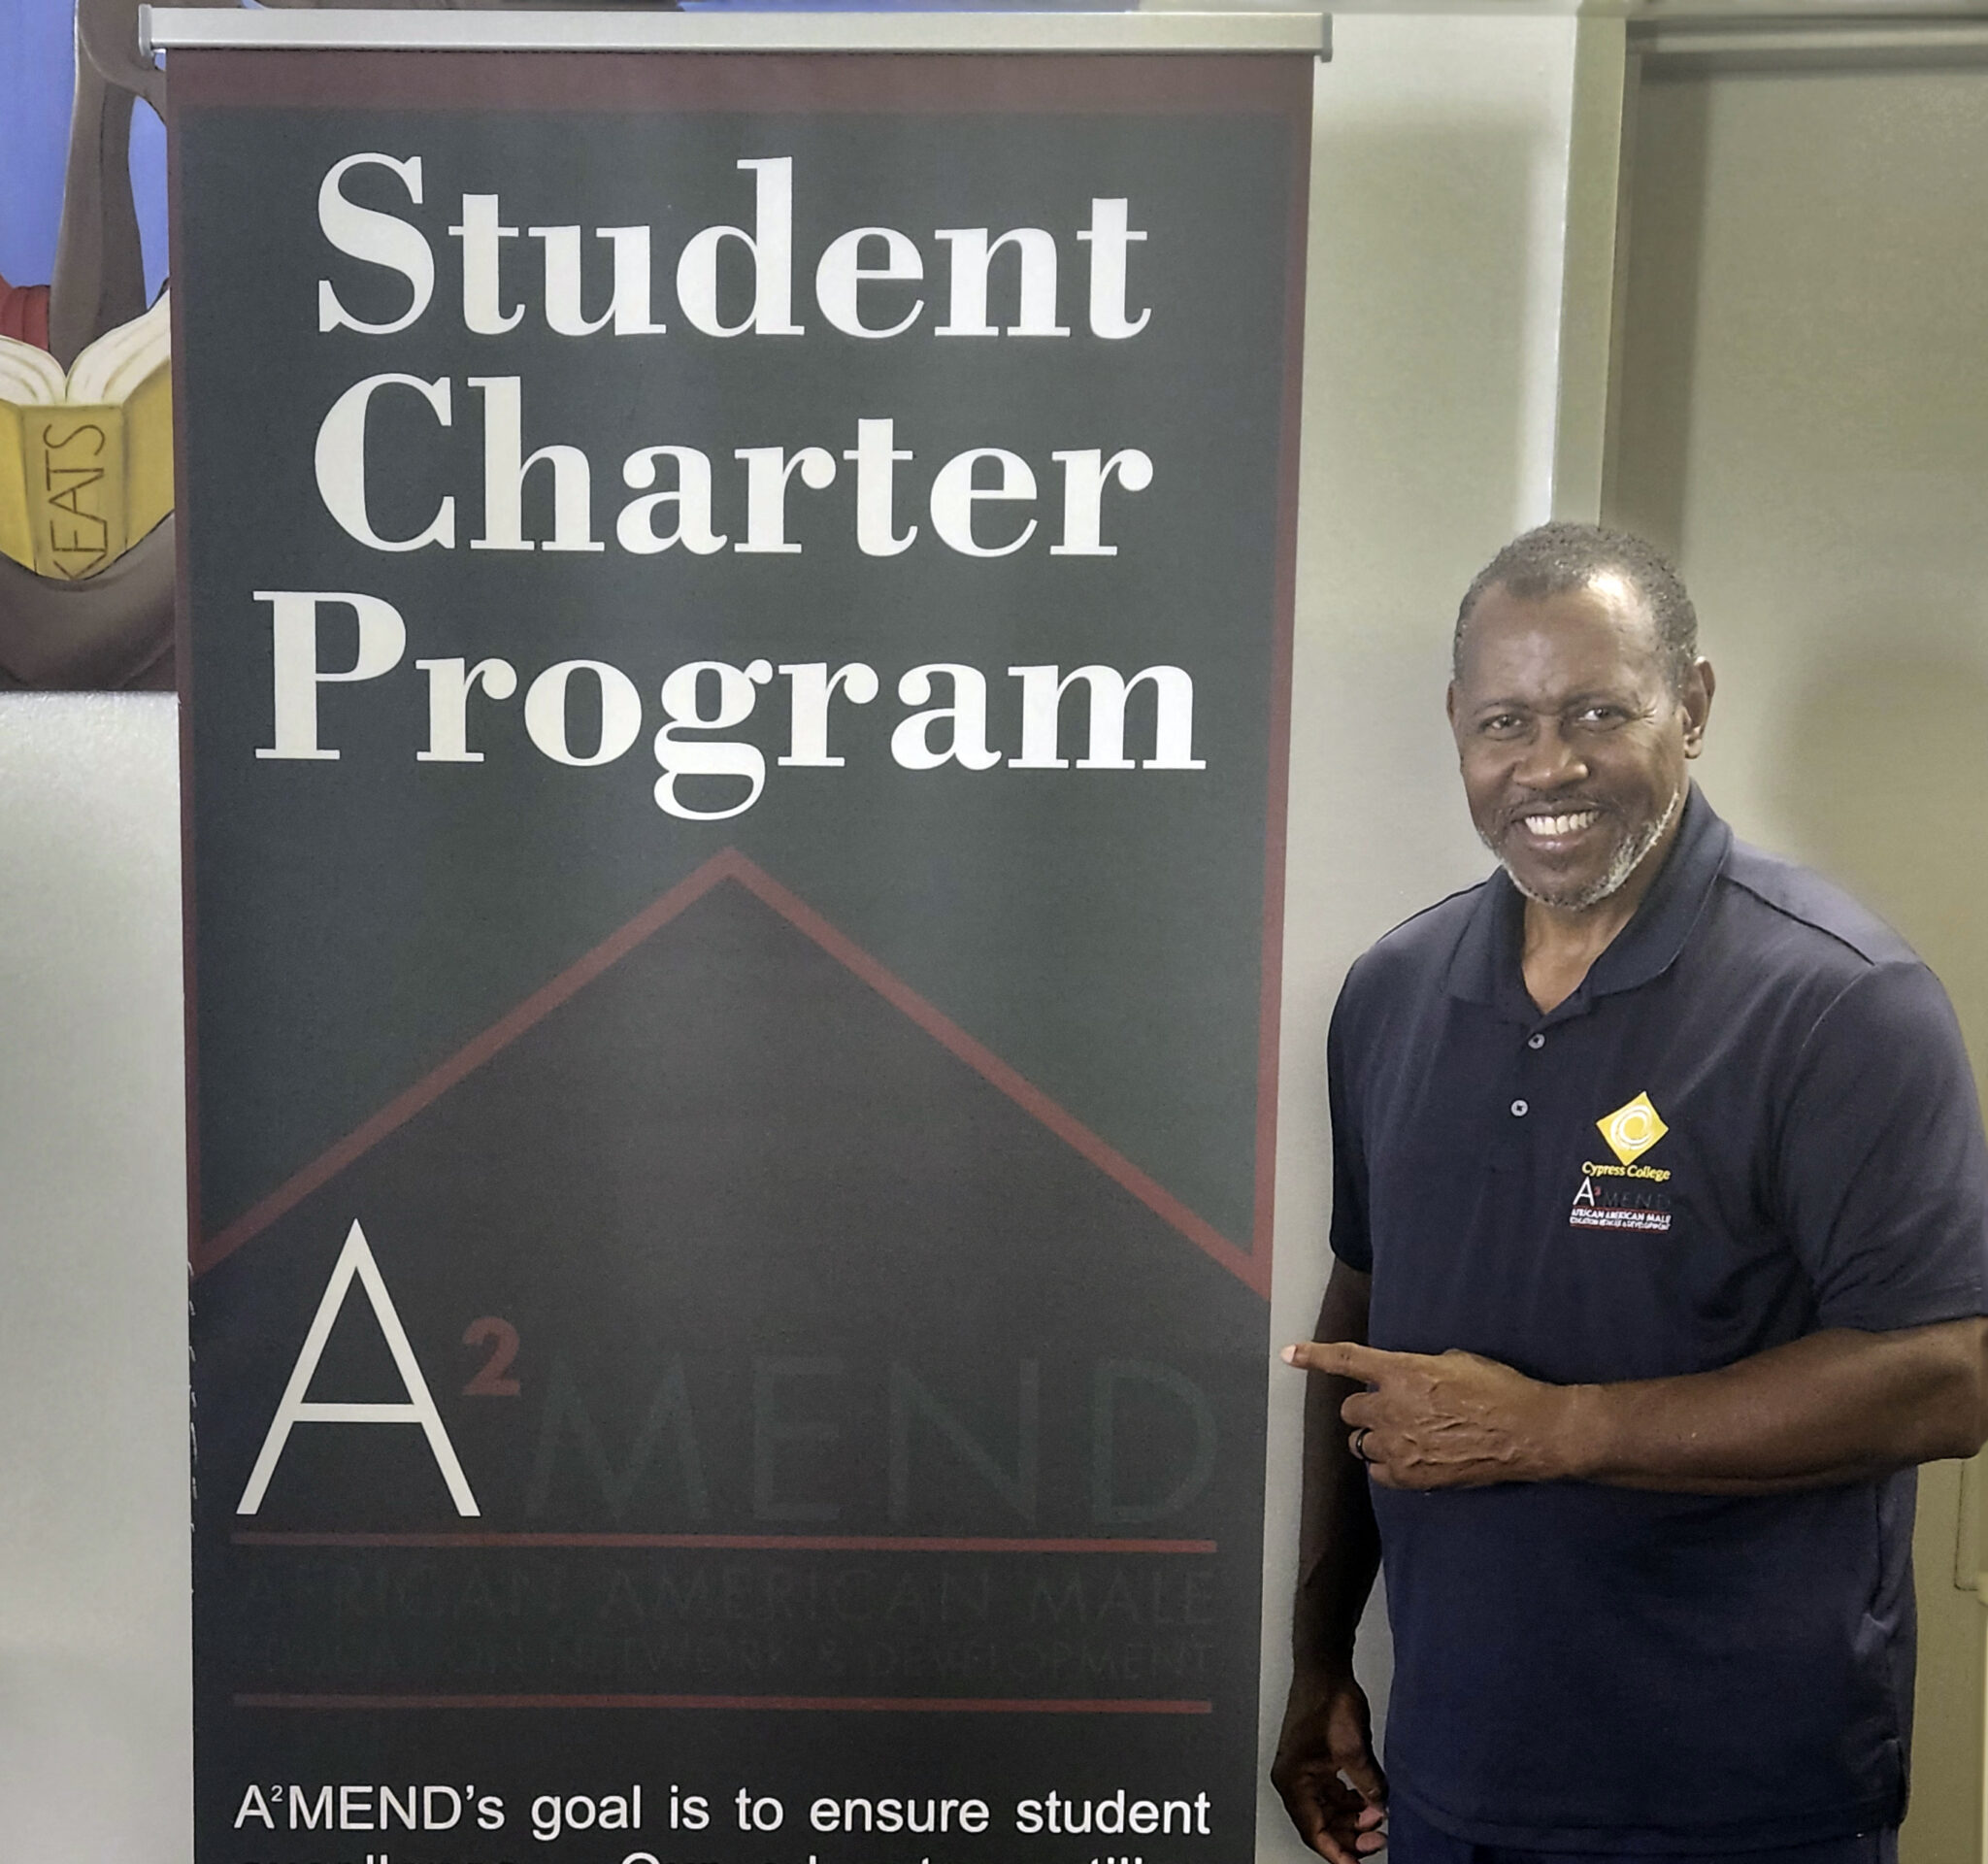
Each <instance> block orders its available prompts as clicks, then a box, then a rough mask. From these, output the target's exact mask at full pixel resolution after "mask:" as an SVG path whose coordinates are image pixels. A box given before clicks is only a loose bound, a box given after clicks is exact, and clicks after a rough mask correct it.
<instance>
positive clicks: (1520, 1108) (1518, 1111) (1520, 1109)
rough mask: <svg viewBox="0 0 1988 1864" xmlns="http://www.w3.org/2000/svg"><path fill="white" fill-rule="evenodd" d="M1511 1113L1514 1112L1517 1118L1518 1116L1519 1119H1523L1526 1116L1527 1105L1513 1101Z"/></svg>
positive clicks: (1520, 1101)
mask: <svg viewBox="0 0 1988 1864" xmlns="http://www.w3.org/2000/svg"><path fill="white" fill-rule="evenodd" d="M1511 1111H1512V1112H1513V1114H1515V1115H1517V1116H1518V1117H1519V1118H1521V1119H1523V1118H1524V1117H1525V1115H1526V1104H1525V1102H1524V1101H1522V1100H1515V1101H1513V1102H1512V1103H1511Z"/></svg>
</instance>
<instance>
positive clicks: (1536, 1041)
mask: <svg viewBox="0 0 1988 1864" xmlns="http://www.w3.org/2000/svg"><path fill="white" fill-rule="evenodd" d="M1545 1046H1546V1038H1545V1037H1544V1036H1528V1037H1527V1038H1526V1047H1527V1048H1528V1049H1543V1048H1545Z"/></svg>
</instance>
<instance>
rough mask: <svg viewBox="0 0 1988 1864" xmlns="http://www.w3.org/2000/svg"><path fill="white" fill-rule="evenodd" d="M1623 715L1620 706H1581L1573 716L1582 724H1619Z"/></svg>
mask: <svg viewBox="0 0 1988 1864" xmlns="http://www.w3.org/2000/svg"><path fill="white" fill-rule="evenodd" d="M1624 716H1625V715H1624V713H1623V711H1622V708H1621V707H1620V706H1583V707H1582V708H1581V709H1580V711H1579V712H1578V713H1577V714H1576V715H1575V717H1576V718H1577V719H1578V721H1579V722H1580V723H1581V724H1583V725H1619V724H1620V723H1621V722H1622V720H1623V717H1624Z"/></svg>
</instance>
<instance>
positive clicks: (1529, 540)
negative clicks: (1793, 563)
mask: <svg viewBox="0 0 1988 1864" xmlns="http://www.w3.org/2000/svg"><path fill="white" fill-rule="evenodd" d="M1609 574H1613V575H1616V576H1619V577H1621V578H1622V579H1623V581H1624V582H1626V583H1628V584H1629V585H1630V587H1631V588H1633V589H1635V591H1636V592H1637V594H1638V595H1640V597H1641V598H1642V603H1643V607H1644V608H1646V609H1647V610H1648V611H1649V616H1650V620H1651V622H1652V623H1653V624H1654V625H1655V628H1656V632H1657V649H1658V651H1659V652H1660V653H1661V654H1662V655H1663V660H1664V674H1665V677H1666V679H1668V680H1669V682H1670V683H1671V690H1672V691H1673V693H1675V692H1682V691H1683V690H1684V681H1685V677H1686V676H1687V675H1688V674H1689V673H1690V671H1691V666H1692V662H1693V661H1695V660H1696V659H1697V658H1698V611H1697V610H1696V609H1694V608H1693V607H1692V606H1691V597H1690V596H1688V595H1687V594H1685V592H1684V584H1683V583H1680V582H1679V581H1678V580H1677V572H1676V571H1675V570H1673V568H1672V567H1671V566H1670V564H1669V563H1667V562H1666V561H1665V560H1664V558H1663V556H1662V554H1661V553H1660V552H1659V551H1658V550H1657V549H1656V547H1655V546H1654V545H1651V544H1646V543H1644V542H1643V540H1642V539H1641V538H1640V537H1633V536H1631V535H1630V533H1629V532H1627V531H1609V530H1604V529H1603V528H1602V526H1601V525H1599V524H1541V525H1540V526H1539V527H1538V528H1537V529H1536V530H1530V531H1527V532H1526V533H1525V534H1524V535H1523V536H1521V537H1515V538H1513V539H1512V540H1511V542H1510V543H1509V544H1508V545H1507V546H1506V547H1505V548H1504V549H1502V550H1500V551H1499V552H1498V554H1497V555H1496V556H1494V557H1493V558H1492V559H1491V560H1490V562H1488V563H1487V564H1485V565H1484V567H1483V568H1482V569H1481V570H1479V571H1478V572H1477V574H1476V576H1475V577H1474V579H1473V581H1472V583H1471V586H1470V587H1469V588H1468V589H1467V590H1466V591H1465V592H1464V599H1463V602H1462V603H1461V605H1460V606H1459V607H1458V609H1457V612H1456V633H1455V635H1454V637H1453V638H1452V641H1451V645H1450V668H1451V671H1452V672H1453V673H1454V674H1455V675H1456V676H1457V677H1458V678H1459V679H1461V678H1462V676H1463V659H1464V629H1465V627H1466V625H1467V624H1468V623H1469V621H1470V618H1471V612H1472V611H1473V610H1474V608H1475V607H1476V606H1477V603H1478V601H1479V599H1480V598H1481V597H1482V596H1483V594H1484V592H1485V591H1486V590H1487V589H1494V588H1502V589H1504V590H1506V591H1507V592H1508V594H1510V595H1513V596H1515V597H1517V599H1518V600H1519V601H1521V602H1542V601H1544V600H1545V599H1546V597H1548V596H1549V595H1564V594H1566V593H1567V591H1568V590H1570V589H1584V588H1586V587H1587V585H1588V584H1589V583H1592V582H1593V581H1594V580H1595V578H1596V577H1598V576H1605V575H1609Z"/></svg>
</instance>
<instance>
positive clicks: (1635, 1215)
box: [1567, 1094, 1671, 1230]
mask: <svg viewBox="0 0 1988 1864" xmlns="http://www.w3.org/2000/svg"><path fill="white" fill-rule="evenodd" d="M1595 1126H1596V1128H1597V1130H1598V1131H1599V1132H1600V1133H1601V1135H1602V1137H1603V1139H1604V1140H1605V1141H1607V1147H1608V1149H1609V1150H1610V1151H1611V1152H1613V1153H1614V1154H1615V1161H1616V1162H1615V1163H1614V1164H1612V1165H1607V1164H1602V1163H1598V1162H1597V1161H1596V1160H1594V1159H1588V1160H1587V1161H1585V1162H1584V1163H1583V1164H1582V1166H1581V1168H1580V1188H1579V1189H1578V1190H1577V1191H1575V1192H1574V1206H1573V1208H1572V1209H1571V1210H1570V1211H1569V1212H1568V1214H1567V1220H1568V1222H1569V1223H1571V1224H1573V1225H1574V1228H1576V1229H1582V1230H1668V1229H1669V1228H1670V1227H1671V1197H1670V1193H1669V1192H1668V1191H1667V1190H1666V1189H1665V1188H1664V1187H1665V1186H1666V1185H1667V1184H1668V1183H1669V1182H1671V1174H1670V1173H1669V1172H1668V1171H1667V1170H1666V1169H1665V1168H1664V1167H1663V1166H1661V1165H1644V1164H1642V1163H1640V1160H1641V1158H1642V1155H1643V1153H1645V1152H1646V1151H1648V1150H1649V1149H1650V1148H1651V1147H1652V1146H1654V1145H1655V1144H1656V1143H1657V1141H1658V1140H1660V1139H1662V1138H1663V1137H1664V1135H1665V1134H1666V1133H1668V1132H1669V1131H1670V1130H1671V1129H1670V1127H1668V1126H1667V1125H1665V1124H1664V1118H1663V1115H1661V1114H1659V1113H1658V1112H1657V1110H1656V1107H1655V1105H1654V1104H1653V1103H1652V1102H1651V1100H1650V1097H1649V1095H1648V1094H1638V1095H1637V1097H1636V1098H1635V1099H1634V1100H1632V1101H1630V1102H1629V1103H1628V1104H1627V1105H1625V1106H1621V1107H1618V1108H1616V1109H1615V1111H1614V1112H1613V1113H1612V1114H1604V1115H1602V1117H1601V1118H1600V1119H1598V1120H1596V1121H1595Z"/></svg>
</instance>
